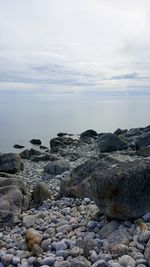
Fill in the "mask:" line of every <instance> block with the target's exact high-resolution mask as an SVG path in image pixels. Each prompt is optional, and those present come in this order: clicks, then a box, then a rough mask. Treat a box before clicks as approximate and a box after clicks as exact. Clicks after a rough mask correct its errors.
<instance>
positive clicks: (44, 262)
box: [41, 256, 54, 266]
mask: <svg viewBox="0 0 150 267" xmlns="http://www.w3.org/2000/svg"><path fill="white" fill-rule="evenodd" d="M41 264H42V265H48V266H53V264H54V258H53V257H51V256H50V257H45V258H44V259H43V260H42V262H41Z"/></svg>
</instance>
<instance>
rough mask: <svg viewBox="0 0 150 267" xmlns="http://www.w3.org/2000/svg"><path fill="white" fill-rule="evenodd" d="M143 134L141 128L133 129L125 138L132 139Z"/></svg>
mask: <svg viewBox="0 0 150 267" xmlns="http://www.w3.org/2000/svg"><path fill="white" fill-rule="evenodd" d="M141 134H142V130H140V128H132V129H130V130H129V131H127V132H126V133H125V134H124V136H125V137H127V138H128V137H132V136H139V135H141Z"/></svg>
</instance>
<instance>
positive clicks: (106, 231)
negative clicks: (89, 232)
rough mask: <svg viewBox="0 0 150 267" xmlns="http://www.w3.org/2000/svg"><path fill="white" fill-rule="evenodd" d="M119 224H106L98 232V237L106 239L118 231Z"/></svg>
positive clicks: (115, 222)
mask: <svg viewBox="0 0 150 267" xmlns="http://www.w3.org/2000/svg"><path fill="white" fill-rule="evenodd" d="M119 225H120V223H119V222H118V221H115V220H114V221H111V222H109V223H107V224H106V225H105V226H104V227H103V228H102V229H101V230H100V231H99V235H100V238H101V239H105V238H107V237H108V236H109V235H110V234H111V233H112V232H114V231H115V230H117V229H118V227H119Z"/></svg>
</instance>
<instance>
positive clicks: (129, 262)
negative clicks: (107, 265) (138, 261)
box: [118, 255, 135, 267]
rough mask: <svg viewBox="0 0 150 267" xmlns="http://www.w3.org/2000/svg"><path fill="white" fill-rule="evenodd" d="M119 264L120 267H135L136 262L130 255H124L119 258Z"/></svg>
mask: <svg viewBox="0 0 150 267" xmlns="http://www.w3.org/2000/svg"><path fill="white" fill-rule="evenodd" d="M118 262H119V264H120V265H122V266H124V267H127V266H131V267H135V260H134V259H133V258H132V257H130V256H129V255H123V256H122V257H120V258H119V260H118Z"/></svg>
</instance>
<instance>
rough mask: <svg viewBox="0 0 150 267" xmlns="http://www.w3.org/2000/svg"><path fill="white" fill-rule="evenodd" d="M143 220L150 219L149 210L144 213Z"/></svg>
mask: <svg viewBox="0 0 150 267" xmlns="http://www.w3.org/2000/svg"><path fill="white" fill-rule="evenodd" d="M143 220H144V221H145V222H149V221H150V212H147V213H146V214H144V216H143Z"/></svg>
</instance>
